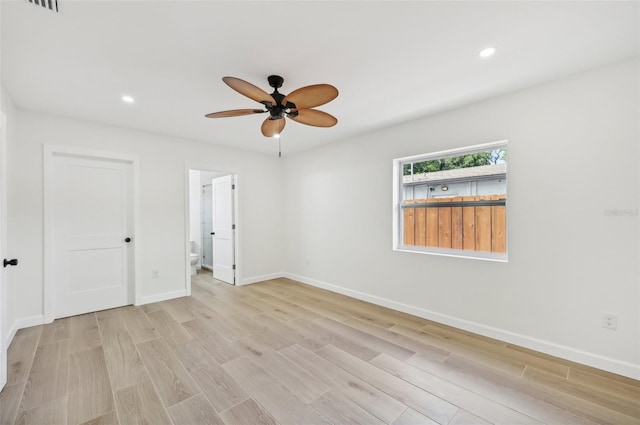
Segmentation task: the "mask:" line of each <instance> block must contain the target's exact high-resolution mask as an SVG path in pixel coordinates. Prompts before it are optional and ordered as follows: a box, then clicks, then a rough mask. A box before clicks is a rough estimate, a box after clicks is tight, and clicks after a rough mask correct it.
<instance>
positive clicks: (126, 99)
mask: <svg viewBox="0 0 640 425" xmlns="http://www.w3.org/2000/svg"><path fill="white" fill-rule="evenodd" d="M122 101H123V102H124V103H133V101H134V99H133V97H131V96H129V95H127V94H125V95H123V96H122Z"/></svg>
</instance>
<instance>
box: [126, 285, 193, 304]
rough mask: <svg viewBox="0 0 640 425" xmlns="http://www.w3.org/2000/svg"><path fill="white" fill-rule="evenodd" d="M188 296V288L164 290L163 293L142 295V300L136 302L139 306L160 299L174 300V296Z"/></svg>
mask: <svg viewBox="0 0 640 425" xmlns="http://www.w3.org/2000/svg"><path fill="white" fill-rule="evenodd" d="M186 296H187V290H186V289H179V290H177V291H171V292H163V293H162V294H156V295H149V296H146V297H140V300H139V301H138V302H137V303H136V305H137V306H139V305H145V304H151V303H157V302H160V301H166V300H172V299H174V298H180V297H186Z"/></svg>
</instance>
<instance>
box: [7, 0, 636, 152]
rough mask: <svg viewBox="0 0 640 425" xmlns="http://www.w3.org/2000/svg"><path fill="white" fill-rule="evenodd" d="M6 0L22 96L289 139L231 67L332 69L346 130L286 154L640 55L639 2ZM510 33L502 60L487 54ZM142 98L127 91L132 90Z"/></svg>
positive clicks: (188, 133) (292, 146) (303, 75)
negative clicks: (53, 6)
mask: <svg viewBox="0 0 640 425" xmlns="http://www.w3.org/2000/svg"><path fill="white" fill-rule="evenodd" d="M58 4H59V8H60V12H59V13H53V12H50V11H48V10H45V9H43V8H41V7H38V6H35V5H33V4H30V3H28V2H27V1H26V0H14V1H6V0H5V1H2V2H1V14H2V17H1V24H2V32H1V34H2V50H1V58H2V84H3V85H4V87H5V89H6V90H7V92H8V93H9V95H10V96H11V98H12V99H13V101H14V102H15V104H16V105H17V106H18V107H21V108H25V109H30V110H36V111H46V112H50V113H55V114H59V115H65V116H70V117H76V118H80V119H86V120H91V121H99V122H104V123H108V124H113V125H117V126H122V127H127V128H133V129H140V130H146V131H151V132H155V133H161V134H166V135H172V136H178V137H181V138H187V139H194V140H201V141H206V142H212V143H218V144H224V145H229V146H232V147H237V148H241V149H247V150H252V151H257V152H270V153H275V152H276V143H277V142H276V141H275V140H273V139H267V138H265V137H263V136H262V135H261V134H260V124H261V122H262V120H263V119H264V118H265V116H264V115H258V116H243V117H234V118H223V119H208V118H205V117H204V115H205V114H207V113H209V112H214V111H219V110H226V109H244V108H254V107H260V105H259V104H257V103H255V102H253V101H252V100H250V99H248V98H245V97H243V96H242V95H240V94H239V93H237V92H235V91H233V90H231V89H230V88H229V87H227V86H226V85H225V84H224V83H223V82H222V80H221V78H222V77H223V76H227V75H229V76H234V77H238V78H241V79H244V80H246V81H249V82H251V83H253V84H255V85H257V86H259V87H261V88H263V89H264V90H265V91H268V92H271V91H272V90H271V89H270V87H269V86H268V84H267V81H266V79H267V76H268V75H270V74H279V75H282V76H283V77H284V78H285V82H284V85H283V87H282V88H281V89H280V91H281V92H282V93H285V94H286V93H288V92H290V91H293V90H294V89H296V88H299V87H301V86H305V85H310V84H317V83H329V84H332V85H334V86H336V87H337V88H338V89H339V90H340V96H339V97H338V98H337V99H336V100H334V101H333V102H331V103H329V104H326V105H323V106H321V107H320V108H319V109H321V110H324V111H326V112H329V113H330V114H332V115H334V116H336V117H337V118H338V120H339V122H338V125H336V126H335V127H332V128H315V127H309V126H304V125H301V124H299V123H296V122H293V121H288V123H287V127H286V129H285V131H284V132H283V136H282V142H283V147H284V151H285V153H287V152H289V153H290V152H294V151H299V150H305V149H310V148H312V147H314V146H318V145H321V144H324V143H330V142H335V141H338V140H340V139H343V138H346V137H349V136H352V135H356V134H361V133H364V132H367V131H371V130H374V129H376V128H380V127H383V126H388V125H392V124H394V123H398V122H402V121H406V120H409V119H412V118H416V117H419V116H423V115H427V114H430V113H434V112H438V111H442V110H445V109H449V108H452V107H456V106H460V105H464V104H467V103H470V102H474V101H477V100H480V99H484V98H487V97H490V96H495V95H497V94H501V93H505V92H508V91H512V90H516V89H518V88H523V87H527V86H531V85H533V84H536V83H538V82H541V81H546V80H550V79H554V78H557V77H561V76H564V75H568V74H571V73H574V72H578V71H581V70H584V69H588V68H591V67H594V66H598V65H601V64H605V63H608V62H613V61H616V60H620V59H624V58H627V57H631V56H635V55H638V52H639V49H640V47H639V38H640V37H639V16H640V3H639V2H638V1H629V2H610V1H589V2H575V1H574V2H555V1H536V2H518V1H496V2H482V1H473V2H460V1H445V2H436V1H411V2H399V1H383V2H368V1H353V2H347V1H332V2H329V1H324V2H311V1H295V2H272V1H258V2H247V1H233V2H220V1H193V2H191V1H178V0H175V1H163V2H156V1H154V2H150V1H69V0H58ZM490 45H493V46H496V47H497V49H498V51H497V53H496V55H495V56H494V57H493V58H491V59H488V60H482V59H480V58H479V57H478V52H479V51H480V50H481V49H482V48H484V47H486V46H490ZM125 93H127V94H131V95H132V96H134V97H135V99H136V102H135V103H134V104H133V105H125V104H123V103H122V102H121V100H120V97H121V95H122V94H125Z"/></svg>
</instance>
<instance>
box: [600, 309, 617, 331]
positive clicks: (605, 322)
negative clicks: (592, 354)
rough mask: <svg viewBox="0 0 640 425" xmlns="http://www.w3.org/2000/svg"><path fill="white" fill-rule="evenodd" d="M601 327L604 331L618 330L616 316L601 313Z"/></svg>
mask: <svg viewBox="0 0 640 425" xmlns="http://www.w3.org/2000/svg"><path fill="white" fill-rule="evenodd" d="M602 327H603V328H606V329H613V330H616V329H618V315H617V314H614V313H602Z"/></svg>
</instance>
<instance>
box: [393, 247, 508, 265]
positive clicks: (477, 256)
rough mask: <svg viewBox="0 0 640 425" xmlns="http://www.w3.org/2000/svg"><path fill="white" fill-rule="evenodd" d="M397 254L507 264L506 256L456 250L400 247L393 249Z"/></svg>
mask: <svg viewBox="0 0 640 425" xmlns="http://www.w3.org/2000/svg"><path fill="white" fill-rule="evenodd" d="M393 250H394V251H398V252H409V253H413V254H427V255H436V256H440V257H454V258H468V259H471V260H484V261H493V262H498V263H508V262H509V261H508V254H498V253H494V252H476V251H463V250H457V249H439V248H427V247H418V246H408V245H401V246H398V247H394V248H393Z"/></svg>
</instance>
